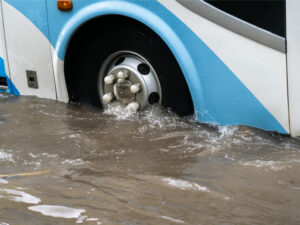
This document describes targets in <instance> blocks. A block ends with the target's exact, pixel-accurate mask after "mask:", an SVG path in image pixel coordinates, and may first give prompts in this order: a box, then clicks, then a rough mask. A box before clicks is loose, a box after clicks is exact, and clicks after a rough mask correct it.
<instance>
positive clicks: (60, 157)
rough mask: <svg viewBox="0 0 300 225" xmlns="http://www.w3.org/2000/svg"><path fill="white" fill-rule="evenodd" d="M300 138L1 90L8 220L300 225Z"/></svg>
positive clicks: (1, 207)
mask: <svg viewBox="0 0 300 225" xmlns="http://www.w3.org/2000/svg"><path fill="white" fill-rule="evenodd" d="M299 174H300V140H297V139H293V138H289V137H284V136H280V135H277V134H272V133H269V132H264V131H260V130H257V129H250V128H245V127H216V126H208V125H201V124H198V123H196V122H195V121H194V120H193V118H180V117H177V116H176V115H172V114H171V113H166V112H163V111H162V110H161V109H159V108H151V109H148V110H146V111H144V112H142V113H140V114H138V115H132V114H128V113H124V112H122V110H120V108H119V106H114V107H110V108H109V109H106V110H105V111H101V110H99V109H96V108H93V107H90V106H86V105H79V104H63V103H58V102H55V101H50V100H44V99H37V98H33V97H16V96H9V95H4V94H0V225H7V224H9V225H19V224H20V225H35V224H36V225H43V224H49V225H50V224H51V225H52V224H56V225H60V224H77V223H78V224H80V223H81V224H94V225H99V224H110V225H111V224H126V225H127V224H128V225H129V224H132V225H135V224H205V225H206V224H223V225H225V224H226V225H229V224H237V225H242V224H249V225H250V224H251V225H253V224H268V225H270V224H300V210H299V209H300V176H299Z"/></svg>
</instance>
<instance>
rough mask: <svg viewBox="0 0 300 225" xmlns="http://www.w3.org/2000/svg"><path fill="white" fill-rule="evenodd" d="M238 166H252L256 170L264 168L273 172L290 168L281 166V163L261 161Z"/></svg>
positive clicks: (243, 163)
mask: <svg viewBox="0 0 300 225" xmlns="http://www.w3.org/2000/svg"><path fill="white" fill-rule="evenodd" d="M240 164H242V165H244V166H253V167H256V168H266V169H270V170H274V171H278V170H282V169H284V168H290V167H291V166H289V165H288V166H286V165H282V162H278V161H272V160H270V161H263V160H259V159H258V160H255V161H248V162H240Z"/></svg>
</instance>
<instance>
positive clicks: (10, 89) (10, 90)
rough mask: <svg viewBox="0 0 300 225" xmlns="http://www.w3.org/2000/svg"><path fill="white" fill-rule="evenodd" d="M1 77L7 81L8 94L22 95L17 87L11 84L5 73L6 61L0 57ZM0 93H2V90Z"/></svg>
mask: <svg viewBox="0 0 300 225" xmlns="http://www.w3.org/2000/svg"><path fill="white" fill-rule="evenodd" d="M0 77H5V78H6V81H7V88H8V90H7V92H8V93H11V94H15V95H20V92H19V91H18V89H17V88H16V87H15V85H14V84H13V83H12V82H11V80H10V79H9V77H8V76H7V75H6V73H5V66H4V60H3V59H2V58H1V57H0ZM0 92H2V91H1V90H0Z"/></svg>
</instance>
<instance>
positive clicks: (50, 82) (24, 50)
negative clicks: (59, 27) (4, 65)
mask: <svg viewBox="0 0 300 225" xmlns="http://www.w3.org/2000/svg"><path fill="white" fill-rule="evenodd" d="M45 13H46V12H45ZM3 15H4V28H5V34H6V43H7V50H8V61H9V65H10V73H11V80H12V82H13V83H14V85H15V86H16V87H17V89H18V90H19V92H20V93H21V94H22V95H35V96H38V97H42V98H50V99H56V90H55V83H54V77H53V67H52V58H51V49H50V46H51V45H50V43H49V41H48V39H47V38H46V37H45V36H44V34H43V33H41V31H39V29H38V28H37V27H36V26H35V25H34V24H33V23H31V21H30V20H28V19H27V18H26V17H25V16H24V15H23V14H22V13H20V12H19V11H18V10H16V9H15V8H14V7H12V6H11V5H9V4H8V3H7V2H5V1H4V2H3ZM26 70H33V71H37V77H38V83H39V88H38V89H34V88H29V87H28V86H27V77H26Z"/></svg>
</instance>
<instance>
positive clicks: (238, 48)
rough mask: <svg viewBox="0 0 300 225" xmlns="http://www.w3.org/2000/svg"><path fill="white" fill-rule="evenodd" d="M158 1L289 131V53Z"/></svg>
mask: <svg viewBox="0 0 300 225" xmlns="http://www.w3.org/2000/svg"><path fill="white" fill-rule="evenodd" d="M158 1H159V2H160V3H161V4H162V5H164V6H165V7H166V8H167V9H168V10H170V11H171V12H172V13H173V14H174V15H176V16H177V17H178V18H179V19H180V20H181V21H182V22H183V23H185V24H186V25H187V26H188V27H189V28H190V29H191V30H192V31H193V32H194V33H195V34H196V35H197V36H198V37H199V38H200V39H201V40H202V41H204V43H205V44H206V45H207V46H208V47H209V48H210V49H211V50H212V51H213V52H214V53H215V54H216V55H217V56H218V57H219V58H220V59H221V60H222V61H223V62H224V63H225V64H226V65H227V66H228V67H229V68H230V70H231V71H232V72H233V73H234V74H235V75H236V76H237V77H238V78H239V79H240V80H241V81H242V83H243V84H244V85H245V86H246V87H247V88H248V89H249V90H250V91H251V92H252V93H253V94H254V95H255V96H256V98H257V99H258V100H259V101H260V102H261V103H262V104H263V105H264V106H265V107H266V108H267V109H268V110H269V112H270V113H271V114H272V115H273V116H274V117H275V118H276V119H277V120H278V121H279V123H280V124H281V125H282V126H283V127H284V128H285V129H286V130H287V131H289V119H288V102H287V81H286V54H284V53H282V52H279V51H277V50H274V49H272V48H270V47H267V46H264V45H262V44H259V43H257V42H255V41H253V40H250V39H248V38H246V37H243V36H241V35H239V34H236V33H234V32H232V31H230V30H227V29H225V28H223V27H221V26H219V25H217V24H215V23H213V22H211V21H209V20H207V19H205V18H203V17H201V16H199V15H197V14H195V13H193V12H191V11H190V10H188V9H186V8H185V7H183V6H182V5H181V4H179V3H178V2H176V1H175V0H158Z"/></svg>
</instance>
